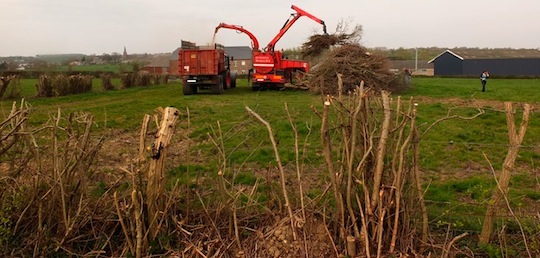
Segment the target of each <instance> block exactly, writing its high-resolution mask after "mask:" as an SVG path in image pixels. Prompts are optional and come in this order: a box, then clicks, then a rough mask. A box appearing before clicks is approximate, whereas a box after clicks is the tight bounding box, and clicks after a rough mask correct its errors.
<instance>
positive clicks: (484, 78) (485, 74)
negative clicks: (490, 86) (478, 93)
mask: <svg viewBox="0 0 540 258" xmlns="http://www.w3.org/2000/svg"><path fill="white" fill-rule="evenodd" d="M488 78H489V73H488V71H486V70H484V71H483V72H482V74H481V75H480V82H482V92H484V91H486V84H487V79H488Z"/></svg>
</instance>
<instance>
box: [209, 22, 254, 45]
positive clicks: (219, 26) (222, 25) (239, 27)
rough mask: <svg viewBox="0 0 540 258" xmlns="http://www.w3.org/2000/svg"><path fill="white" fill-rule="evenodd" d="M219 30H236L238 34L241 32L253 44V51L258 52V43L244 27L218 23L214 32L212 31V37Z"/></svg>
mask: <svg viewBox="0 0 540 258" xmlns="http://www.w3.org/2000/svg"><path fill="white" fill-rule="evenodd" d="M221 28H225V29H231V30H236V31H239V32H242V33H244V34H246V35H248V37H249V38H250V39H251V42H252V44H253V50H255V51H258V50H259V41H258V40H257V38H256V37H255V36H254V35H253V33H251V32H249V31H248V30H246V29H244V27H242V26H239V25H232V24H226V23H223V22H222V23H220V24H219V25H218V26H217V27H216V29H215V31H214V35H215V34H216V33H217V32H218V30H219V29H221Z"/></svg>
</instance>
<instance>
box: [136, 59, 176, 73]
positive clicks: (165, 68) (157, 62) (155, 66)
mask: <svg viewBox="0 0 540 258" xmlns="http://www.w3.org/2000/svg"><path fill="white" fill-rule="evenodd" d="M169 59H170V57H169V56H168V55H157V56H155V57H154V58H153V59H152V61H150V64H148V65H146V66H144V67H143V68H141V70H142V71H147V72H150V73H154V74H166V73H169V67H170V61H169Z"/></svg>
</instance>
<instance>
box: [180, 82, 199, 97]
mask: <svg viewBox="0 0 540 258" xmlns="http://www.w3.org/2000/svg"><path fill="white" fill-rule="evenodd" d="M193 86H195V85H189V84H187V83H184V84H183V86H182V92H183V93H184V95H191V94H193V93H197V86H195V92H193Z"/></svg>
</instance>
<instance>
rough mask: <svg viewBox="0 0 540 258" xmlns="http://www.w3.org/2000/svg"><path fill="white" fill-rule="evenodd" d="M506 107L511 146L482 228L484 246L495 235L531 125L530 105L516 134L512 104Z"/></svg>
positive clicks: (506, 103) (509, 103)
mask: <svg viewBox="0 0 540 258" xmlns="http://www.w3.org/2000/svg"><path fill="white" fill-rule="evenodd" d="M504 106H505V110H506V124H507V125H508V138H509V142H510V146H509V147H508V153H507V154H506V158H505V159H504V163H503V167H502V171H501V174H500V176H499V180H498V186H497V189H496V190H495V191H494V192H493V196H492V197H491V201H490V202H489V204H488V208H487V212H486V217H485V219H484V225H483V226H482V233H481V234H480V243H482V244H487V243H489V241H490V238H491V234H492V233H493V220H494V218H496V216H497V209H498V208H499V205H500V203H501V200H502V199H503V198H504V197H505V196H506V194H507V193H508V184H509V183H510V174H511V173H512V171H514V163H515V161H516V157H517V155H518V151H519V147H520V146H521V143H522V142H523V137H524V136H525V132H526V131H527V126H528V124H529V113H530V109H531V108H530V106H529V105H528V104H525V105H524V106H523V118H522V120H521V128H520V130H519V133H518V132H516V125H515V121H514V114H513V108H512V103H511V102H505V103H504Z"/></svg>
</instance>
